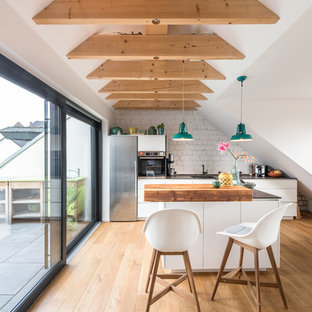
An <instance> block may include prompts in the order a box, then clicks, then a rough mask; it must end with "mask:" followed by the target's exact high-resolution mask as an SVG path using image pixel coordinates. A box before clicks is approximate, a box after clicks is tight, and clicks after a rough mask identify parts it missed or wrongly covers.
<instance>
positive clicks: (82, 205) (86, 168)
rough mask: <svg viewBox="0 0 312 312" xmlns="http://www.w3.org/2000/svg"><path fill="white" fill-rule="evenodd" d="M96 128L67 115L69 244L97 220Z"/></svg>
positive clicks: (67, 230) (67, 241) (67, 231)
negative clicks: (95, 186) (95, 176)
mask: <svg viewBox="0 0 312 312" xmlns="http://www.w3.org/2000/svg"><path fill="white" fill-rule="evenodd" d="M93 131H94V130H93V127H92V126H91V125H90V124H88V123H86V122H85V121H83V120H81V119H79V118H77V116H76V117H74V116H73V115H67V116H66V137H67V139H66V159H67V162H66V168H67V170H66V178H67V180H66V186H67V192H66V194H67V196H66V198H67V205H66V212H67V219H66V243H67V245H68V246H70V245H71V244H72V243H73V242H75V240H76V239H77V238H79V237H80V236H81V235H82V234H83V233H84V232H85V229H86V228H88V226H89V225H90V224H91V223H92V221H94V219H95V215H96V214H95V205H94V203H93V201H94V200H93V193H92V190H93V185H92V183H94V177H93V172H94V171H93V170H92V168H93V167H94V166H95V163H94V161H95V158H94V155H93V148H92V146H93V145H94V144H95V142H94V136H93V135H92V133H93Z"/></svg>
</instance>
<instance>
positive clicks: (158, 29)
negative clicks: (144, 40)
mask: <svg viewBox="0 0 312 312" xmlns="http://www.w3.org/2000/svg"><path fill="white" fill-rule="evenodd" d="M167 33H168V25H146V26H145V34H146V35H167Z"/></svg>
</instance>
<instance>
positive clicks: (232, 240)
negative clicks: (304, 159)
mask: <svg viewBox="0 0 312 312" xmlns="http://www.w3.org/2000/svg"><path fill="white" fill-rule="evenodd" d="M289 205H291V204H288V205H285V206H282V207H279V208H277V209H274V210H272V211H270V212H269V213H267V214H266V215H264V216H263V217H262V218H261V219H260V220H259V221H258V222H256V223H253V222H246V223H240V224H237V225H233V226H230V227H228V228H226V229H224V230H223V231H221V232H217V234H220V235H225V236H228V237H229V240H228V244H227V247H226V249H225V252H224V256H223V259H222V263H221V266H220V270H219V272H218V275H217V280H216V284H215V287H214V289H213V292H212V295H211V300H213V299H214V296H215V294H216V292H217V289H218V286H219V283H230V284H239V285H248V286H249V287H250V288H251V290H252V294H253V295H254V297H255V299H256V302H257V311H258V312H260V311H261V302H260V285H265V286H266V287H274V288H278V289H279V291H280V294H281V297H282V300H283V304H284V307H285V308H287V302H286V298H285V294H284V291H283V288H282V283H281V280H280V277H279V274H278V270H277V266H276V262H275V259H274V254H273V251H272V246H271V245H272V244H273V243H275V242H276V240H277V238H278V234H279V228H280V223H281V220H282V217H283V215H284V213H285V211H286V209H287V207H288V206H289ZM233 244H236V245H238V246H240V249H241V250H240V258H239V264H238V268H237V269H235V270H233V271H231V272H230V273H227V274H226V275H223V272H224V268H225V265H226V262H227V259H228V257H229V254H230V252H231V249H232V246H233ZM264 248H266V250H267V253H268V256H269V259H270V262H271V265H272V269H273V271H274V274H275V278H276V282H275V283H268V282H266V283H261V282H260V279H259V255H258V254H259V250H261V249H264ZM244 249H248V250H249V251H251V252H252V253H253V254H254V261H255V281H250V280H249V278H248V276H247V274H246V273H245V271H244V269H243V257H244ZM237 275H238V278H235V276H237ZM241 275H242V276H243V277H244V279H241V278H240V277H241ZM252 284H254V285H255V286H256V291H255V292H254V290H253V289H252Z"/></svg>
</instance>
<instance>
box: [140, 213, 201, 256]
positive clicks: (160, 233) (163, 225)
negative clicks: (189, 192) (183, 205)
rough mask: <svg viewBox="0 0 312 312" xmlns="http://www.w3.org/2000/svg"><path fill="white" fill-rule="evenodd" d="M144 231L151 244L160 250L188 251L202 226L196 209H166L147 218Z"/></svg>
mask: <svg viewBox="0 0 312 312" xmlns="http://www.w3.org/2000/svg"><path fill="white" fill-rule="evenodd" d="M143 233H145V236H146V239H147V241H148V242H149V243H150V244H151V246H152V247H153V248H155V249H157V250H159V251H170V252H175V251H186V250H189V249H190V248H191V247H193V245H194V244H195V243H196V241H197V239H198V236H199V234H201V233H202V227H201V223H200V219H199V217H198V215H197V214H196V213H195V212H194V211H191V210H185V209H165V210H160V211H157V212H154V213H153V214H151V215H150V216H149V217H148V218H147V220H146V222H145V224H144V228H143Z"/></svg>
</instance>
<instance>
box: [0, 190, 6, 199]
mask: <svg viewBox="0 0 312 312" xmlns="http://www.w3.org/2000/svg"><path fill="white" fill-rule="evenodd" d="M2 200H5V189H0V201H2Z"/></svg>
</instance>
